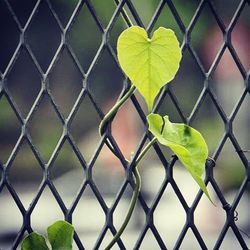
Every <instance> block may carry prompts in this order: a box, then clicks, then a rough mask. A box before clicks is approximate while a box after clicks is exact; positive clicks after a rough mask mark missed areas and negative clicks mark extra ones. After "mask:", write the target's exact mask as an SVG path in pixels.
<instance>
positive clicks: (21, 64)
mask: <svg viewBox="0 0 250 250" xmlns="http://www.w3.org/2000/svg"><path fill="white" fill-rule="evenodd" d="M124 10H125V11H124ZM249 10H250V1H249V0H228V1H217V0H214V1H212V0H201V1H200V0H190V1H181V0H172V1H171V0H147V1H146V0H120V1H119V0H105V1H103V0H85V1H84V0H82V1H78V0H26V1H19V0H2V1H0V249H1V250H6V249H18V248H20V242H21V240H22V239H23V237H24V236H25V235H27V233H29V232H31V231H32V230H36V231H39V232H40V233H43V232H45V230H46V228H47V226H49V225H50V224H52V223H53V222H54V221H55V220H58V219H66V220H67V221H69V222H71V223H72V224H73V225H74V227H75V230H76V233H75V235H74V249H87V250H88V249H104V247H105V246H106V244H107V243H108V242H109V241H110V239H111V238H112V234H114V233H115V232H116V230H117V229H118V228H119V226H120V225H121V223H122V221H123V219H124V217H125V214H126V211H127V208H128V205H129V201H130V198H131V194H132V187H133V185H132V180H131V174H130V173H131V168H130V166H127V165H126V164H124V157H127V158H131V157H133V155H135V154H137V153H138V152H139V151H140V150H141V149H142V147H143V146H144V145H145V143H146V142H147V141H148V140H149V138H150V135H149V134H148V133H147V132H146V127H147V126H146V122H145V115H146V109H145V103H144V101H143V100H142V99H141V98H140V96H139V95H138V93H135V95H133V96H132V97H131V98H130V99H129V101H128V102H127V103H126V105H125V106H124V107H123V108H122V109H121V110H120V111H119V112H118V114H117V115H116V117H115V119H114V120H113V121H112V124H111V126H110V128H109V130H108V131H107V132H106V134H105V136H103V137H102V138H100V137H99V135H98V125H99V123H100V121H101V119H102V117H103V116H104V114H105V113H107V111H108V110H109V109H110V107H112V105H113V104H114V103H115V102H116V100H117V99H118V98H119V97H120V96H122V94H123V93H124V92H125V91H126V90H127V89H128V87H129V85H130V83H129V81H128V80H127V79H126V78H125V76H124V74H123V73H122V71H121V69H120V68H119V65H118V62H117V58H116V42H117V37H118V36H119V34H120V33H121V32H122V31H123V30H124V29H125V28H126V27H128V25H129V22H128V20H127V16H126V15H128V17H129V18H130V19H131V21H132V23H133V24H134V25H139V26H142V27H145V28H146V29H147V31H148V33H149V35H152V33H153V32H154V30H156V29H157V28H158V27H159V26H163V27H166V28H171V29H173V30H174V31H175V33H176V35H177V37H178V40H179V42H180V44H181V45H182V51H183V59H182V62H181V66H180V70H179V72H178V74H177V76H176V78H175V79H174V80H173V81H172V82H171V83H170V84H168V85H167V86H166V87H164V88H163V89H162V91H161V93H160V95H159V98H158V101H157V103H156V106H155V110H156V112H158V113H160V114H162V115H163V114H168V115H169V116H170V120H171V121H173V122H184V123H187V124H190V125H192V126H193V127H195V128H196V129H198V130H199V131H201V133H202V134H203V135H204V137H205V139H206V141H207V143H208V146H209V155H210V157H211V158H212V159H213V160H209V161H208V162H207V166H206V170H207V171H206V176H205V177H204V178H205V179H206V183H207V184H208V189H209V191H210V193H211V195H212V199H213V200H214V202H215V204H216V207H215V206H213V205H212V204H211V203H210V202H209V201H208V200H207V198H206V197H204V196H203V195H202V193H201V192H200V191H199V189H198V187H197V185H196V184H195V183H194V182H193V180H192V179H191V177H190V176H189V174H188V173H186V171H185V170H183V167H182V166H181V164H180V162H178V161H176V158H175V157H173V156H172V155H171V152H169V151H168V150H166V149H164V148H162V147H161V146H160V145H157V144H156V145H154V147H153V148H152V149H151V151H150V153H149V154H148V156H146V157H145V159H144V160H143V161H142V163H141V164H140V171H141V174H142V183H143V187H142V191H141V193H140V197H139V202H138V205H137V208H136V211H135V212H134V215H133V217H132V220H131V222H130V223H129V226H128V228H127V229H126V230H125V232H124V234H123V235H122V237H121V239H120V241H119V242H118V244H116V245H115V246H114V248H113V249H142V250H147V249H150V250H152V249H227V250H228V249H249V247H250V240H249V236H248V235H247V234H249V233H250V216H249V206H250V197H249V190H250V189H249V179H250V164H249V159H250V157H249V156H250V153H249V152H250V137H249V124H250V123H249V122H250V112H249V108H250V105H249V104H250V102H249V101H250V99H249V97H250V96H249V92H250V80H249V66H250V42H249V41H250V32H249V30H250V15H249V13H250V12H249ZM107 137H108V138H110V140H112V143H113V145H114V146H115V148H116V150H117V152H119V155H120V157H118V158H117V157H116V156H114V155H113V154H112V153H111V152H110V151H109V149H108V147H107V146H106V145H105V140H106V138H107Z"/></svg>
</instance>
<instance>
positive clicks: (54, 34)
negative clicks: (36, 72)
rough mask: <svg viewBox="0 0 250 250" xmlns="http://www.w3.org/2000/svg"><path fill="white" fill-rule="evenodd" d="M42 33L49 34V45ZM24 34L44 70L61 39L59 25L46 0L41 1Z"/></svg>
mask: <svg viewBox="0 0 250 250" xmlns="http://www.w3.org/2000/svg"><path fill="white" fill-rule="evenodd" d="M44 34H47V35H48V36H49V46H48V38H46V37H45V36H44ZM26 36H27V43H28V44H29V45H30V47H31V50H32V51H33V53H34V55H35V57H36V59H37V60H38V62H39V64H40V66H41V67H42V69H43V71H46V70H47V68H48V66H49V64H50V62H51V60H52V58H53V56H54V54H55V53H56V50H57V48H58V47H59V44H60V40H61V37H60V29H59V26H58V24H57V22H56V20H55V18H54V16H53V15H52V13H51V10H50V9H49V7H48V4H47V3H46V1H41V3H40V5H39V7H38V10H37V13H36V15H35V16H34V18H33V19H32V22H31V24H30V25H29V28H28V30H27V32H26Z"/></svg>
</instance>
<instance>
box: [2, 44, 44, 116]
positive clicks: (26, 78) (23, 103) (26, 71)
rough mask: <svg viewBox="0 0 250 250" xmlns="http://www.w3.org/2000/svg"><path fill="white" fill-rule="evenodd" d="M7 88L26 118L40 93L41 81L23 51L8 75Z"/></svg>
mask: <svg viewBox="0 0 250 250" xmlns="http://www.w3.org/2000/svg"><path fill="white" fill-rule="evenodd" d="M7 87H8V89H9V91H10V93H11V95H12V96H13V99H14V101H15V102H16V104H17V105H18V107H19V109H20V110H21V112H22V113H23V114H24V115H25V116H26V115H27V114H28V112H29V111H30V108H31V106H32V105H33V103H34V101H35V99H36V97H37V95H38V93H39V91H40V88H41V79H40V77H39V74H38V71H37V68H36V67H35V66H34V63H33V61H32V59H31V57H30V55H29V54H28V52H27V51H26V50H24V49H23V50H21V53H20V54H19V57H18V58H17V60H16V62H15V64H14V66H13V68H12V70H11V72H10V74H9V77H8V83H7Z"/></svg>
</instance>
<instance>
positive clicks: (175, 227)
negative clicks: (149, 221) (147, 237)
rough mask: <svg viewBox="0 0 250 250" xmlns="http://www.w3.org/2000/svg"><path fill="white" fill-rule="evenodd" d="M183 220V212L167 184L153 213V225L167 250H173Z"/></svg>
mask: <svg viewBox="0 0 250 250" xmlns="http://www.w3.org/2000/svg"><path fill="white" fill-rule="evenodd" d="M185 220H186V215H185V211H184V209H183V207H182V205H181V203H180V201H179V200H178V197H177V196H176V194H175V192H174V190H173V188H172V187H171V186H170V184H168V186H167V187H166V189H165V191H164V193H163V195H162V197H161V200H160V202H159V204H158V205H157V207H156V209H155V211H154V224H155V226H156V228H157V229H158V231H159V234H160V235H161V237H162V239H163V241H164V243H165V245H166V247H167V248H168V249H174V245H175V243H176V240H177V238H178V236H179V234H180V232H181V230H182V228H183V226H184V224H185ZM157 249H158V248H157Z"/></svg>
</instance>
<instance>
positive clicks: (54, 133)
mask: <svg viewBox="0 0 250 250" xmlns="http://www.w3.org/2000/svg"><path fill="white" fill-rule="evenodd" d="M38 107H39V109H38V110H37V111H36V112H35V113H34V115H33V117H32V120H31V121H30V122H29V130H30V133H31V137H32V139H33V142H34V144H35V145H36V147H37V149H38V151H39V153H40V154H41V156H42V158H43V159H44V160H45V161H48V160H49V158H50V156H51V154H52V152H53V150H54V149H55V147H56V144H57V142H58V140H59V138H60V135H61V133H62V125H61V122H60V120H59V117H58V115H57V114H56V112H55V109H54V107H53V106H52V104H51V100H50V98H49V96H48V95H44V96H43V97H42V99H41V101H40V103H39V106H38ZM37 131H39V132H37Z"/></svg>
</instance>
